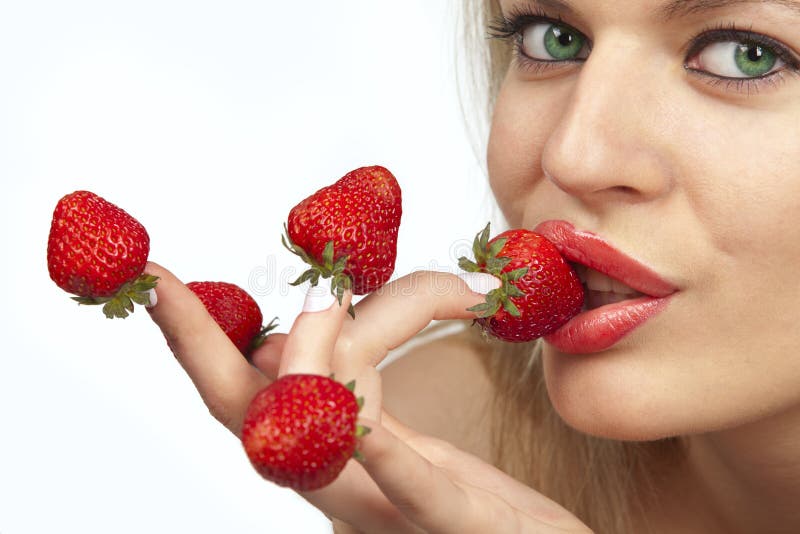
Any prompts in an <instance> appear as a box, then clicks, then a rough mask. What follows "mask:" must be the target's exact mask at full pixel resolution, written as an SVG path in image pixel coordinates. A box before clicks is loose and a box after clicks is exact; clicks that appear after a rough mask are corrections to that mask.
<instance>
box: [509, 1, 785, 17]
mask: <svg viewBox="0 0 800 534" xmlns="http://www.w3.org/2000/svg"><path fill="white" fill-rule="evenodd" d="M498 3H499V4H500V6H501V7H502V9H503V10H512V9H515V8H518V7H523V6H525V5H530V6H538V7H541V8H544V9H552V10H554V11H558V12H560V13H574V14H576V15H590V14H591V15H613V16H624V15H627V16H647V17H648V18H655V19H663V20H669V19H675V18H681V17H686V16H691V15H696V14H700V13H707V12H713V11H717V10H720V9H724V8H730V7H737V6H739V7H742V6H749V7H753V6H768V7H774V8H780V9H781V10H785V11H786V12H787V13H791V14H793V15H796V16H800V0H500V1H499V2H498Z"/></svg>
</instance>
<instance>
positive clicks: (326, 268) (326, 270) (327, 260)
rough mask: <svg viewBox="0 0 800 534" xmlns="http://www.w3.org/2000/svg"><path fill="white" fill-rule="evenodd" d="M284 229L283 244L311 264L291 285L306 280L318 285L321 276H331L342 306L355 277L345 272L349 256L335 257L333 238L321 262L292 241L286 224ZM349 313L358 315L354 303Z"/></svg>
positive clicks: (333, 291) (332, 290)
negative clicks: (346, 292) (345, 293)
mask: <svg viewBox="0 0 800 534" xmlns="http://www.w3.org/2000/svg"><path fill="white" fill-rule="evenodd" d="M283 230H284V235H282V236H281V243H283V246H284V247H285V248H286V249H287V250H288V251H289V252H291V253H292V254H294V255H295V256H298V257H299V258H300V259H301V260H303V261H304V262H305V263H306V264H308V265H309V266H310V268H309V269H308V270H306V271H305V272H303V274H301V275H300V276H298V277H297V279H296V280H295V281H294V282H289V285H292V286H299V285H301V284H303V283H304V282H308V283H309V284H311V286H316V285H317V284H319V279H320V278H330V279H331V293H332V294H333V295H334V296H335V297H336V300H338V301H339V305H340V306H341V305H342V299H343V298H344V292H345V291H346V290H349V289H351V288H352V286H353V279H352V278H351V277H350V275H349V274H347V273H346V272H345V267H346V266H347V260H348V258H349V256H342V257H341V258H335V255H334V250H333V240H331V241H328V242H327V243H326V244H325V248H324V249H323V250H322V263H320V262H318V261H317V260H316V259H314V258H313V257H312V256H311V255H310V254H309V253H308V252H306V251H305V250H304V249H303V247H301V246H300V245H298V244H297V243H294V242H293V241H292V238H291V237H289V230H288V228H287V227H286V224H284V225H283ZM334 258H335V259H334ZM347 313H349V314H350V316H351V317H352V318H354V319H355V316H356V315H355V310H354V308H353V305H352V304H350V306H349V307H348V309H347Z"/></svg>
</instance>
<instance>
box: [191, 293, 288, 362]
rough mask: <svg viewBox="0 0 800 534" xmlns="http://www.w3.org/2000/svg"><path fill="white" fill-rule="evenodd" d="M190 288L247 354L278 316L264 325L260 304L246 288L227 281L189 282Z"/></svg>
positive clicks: (261, 338)
mask: <svg viewBox="0 0 800 534" xmlns="http://www.w3.org/2000/svg"><path fill="white" fill-rule="evenodd" d="M186 287H188V288H189V289H191V290H192V291H193V292H194V294H195V295H197V296H198V298H199V299H200V301H201V302H202V303H203V305H205V307H206V309H207V310H208V313H209V314H211V317H213V318H214V320H215V321H216V322H217V324H218V325H219V326H220V328H222V330H223V331H224V332H225V334H227V335H228V337H229V338H230V340H231V341H232V342H233V344H234V345H236V348H237V349H239V351H240V352H241V353H242V354H244V355H245V356H248V355H249V354H250V352H251V351H252V350H253V349H255V348H256V347H258V346H259V345H260V344H261V343H262V342H263V341H264V338H265V337H266V334H267V332H269V331H270V330H272V329H273V328H274V327H275V326H276V325H275V319H273V320H272V322H270V324H269V325H267V326H263V327H262V326H261V323H262V321H263V320H264V317H263V316H262V315H261V308H259V307H258V304H257V303H256V301H255V300H253V297H251V296H250V295H249V294H248V293H247V292H246V291H245V290H244V289H242V288H241V287H239V286H237V285H235V284H229V283H228V282H189V283H188V284H186Z"/></svg>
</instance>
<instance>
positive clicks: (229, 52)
mask: <svg viewBox="0 0 800 534" xmlns="http://www.w3.org/2000/svg"><path fill="white" fill-rule="evenodd" d="M455 43H456V17H455V15H454V7H453V6H452V5H451V4H450V3H449V2H446V1H445V0H439V1H432V0H404V1H397V0H362V1H355V0H347V1H345V0H333V1H332V0H303V1H297V2H273V1H260V2H257V1H254V0H253V1H246V0H236V1H229V2H210V1H201V0H195V1H189V0H184V1H182V0H158V1H155V0H140V1H137V2H113V1H108V0H96V1H89V0H73V1H69V2H64V1H57V0H50V1H41V0H40V1H37V0H25V1H15V0H0V179H1V180H2V185H3V188H2V193H0V203H2V205H1V206H0V208H1V210H0V217H2V220H1V221H0V223H1V224H0V232H2V234H0V237H1V238H2V243H1V245H2V249H0V250H2V255H3V261H2V262H1V263H0V268H2V277H1V278H2V280H3V297H4V299H3V300H4V306H3V307H2V309H0V315H1V316H0V324H1V325H2V332H3V338H4V339H3V349H2V356H1V357H0V422H1V423H2V433H1V434H0V436H1V437H0V533H2V534H23V533H48V534H50V533H54V534H55V533H73V532H74V533H82V534H91V533H104V534H105V533H116V534H122V533H145V532H146V533H176V532H192V533H195V534H202V533H215V534H216V533H220V532H226V533H227V532H230V533H256V532H259V533H264V532H269V533H275V534H281V533H317V532H328V531H329V526H328V522H327V520H326V519H325V518H324V517H323V516H322V515H321V514H320V513H319V512H317V511H316V510H314V509H313V508H311V507H310V506H309V505H307V504H306V503H305V501H303V500H302V499H300V498H299V497H297V496H296V495H294V494H293V493H292V492H290V491H288V490H284V489H280V488H277V487H275V486H273V485H271V484H270V483H267V482H266V481H264V480H262V479H261V478H259V477H258V476H257V475H256V474H255V472H254V471H253V470H252V468H251V467H250V465H249V464H248V463H247V460H246V457H245V455H244V453H243V451H242V450H241V445H240V444H239V442H238V441H237V440H236V438H235V437H233V436H232V435H230V434H229V433H228V432H227V431H225V430H224V429H223V428H222V427H221V426H220V425H219V424H217V423H216V422H215V421H214V420H213V419H212V418H211V417H210V416H209V415H208V413H207V410H206V409H205V407H204V405H203V404H202V402H201V401H200V399H199V396H198V395H197V393H196V391H195V390H194V389H193V387H192V385H191V383H190V382H189V380H188V378H187V377H186V376H185V375H184V373H183V372H182V370H181V369H180V367H179V366H178V365H177V363H176V362H175V361H174V359H173V358H172V356H171V354H170V353H169V351H168V350H167V348H166V346H165V344H164V342H163V339H162V337H161V335H160V333H159V332H158V330H157V329H156V328H155V326H154V325H153V324H152V323H151V321H150V320H149V318H148V316H147V314H146V313H145V312H144V310H141V309H140V310H138V311H137V312H136V313H134V315H133V316H132V317H130V318H129V319H127V320H125V321H120V320H115V321H109V320H106V319H104V318H103V317H102V314H101V312H100V310H99V309H95V308H87V307H78V306H77V305H76V304H74V303H73V302H72V301H71V300H69V298H68V297H67V295H66V294H65V293H63V292H62V291H61V290H60V289H58V288H57V287H56V286H55V284H53V283H52V282H51V281H50V279H49V277H48V273H47V267H46V261H45V256H46V254H45V253H46V242H47V234H48V231H49V226H50V219H51V215H52V210H53V207H54V206H55V204H56V202H57V201H58V199H59V198H60V197H61V196H63V195H64V194H67V193H69V192H72V191H74V190H76V189H89V190H92V191H94V192H96V193H98V194H100V195H101V196H104V197H105V198H107V199H108V200H110V201H111V202H114V203H116V204H118V205H120V206H121V207H123V208H124V209H126V210H127V211H129V212H130V213H131V214H133V215H134V216H135V217H137V218H138V219H139V220H140V221H141V222H142V223H143V224H144V225H145V226H146V227H147V229H148V231H149V233H150V236H151V240H152V249H151V254H150V257H151V259H153V260H154V261H157V262H159V263H162V264H163V265H165V266H166V267H168V268H169V269H171V270H172V271H173V272H175V273H176V274H177V275H178V276H179V277H181V278H182V279H183V280H184V281H189V280H201V279H207V280H208V279H212V280H227V281H230V282H234V283H237V284H239V285H241V286H243V287H246V288H248V289H249V290H250V291H251V293H252V294H253V295H254V296H255V297H256V299H257V300H258V302H259V304H260V305H261V307H262V309H263V311H264V315H265V316H266V317H272V316H275V315H277V316H279V317H280V318H281V327H280V329H279V331H284V332H285V331H287V330H288V328H289V326H290V324H291V321H292V319H293V317H294V316H295V315H296V313H297V311H298V310H299V308H300V306H301V302H302V298H303V293H302V291H301V290H300V289H294V288H293V289H290V288H289V287H288V286H287V285H286V281H287V280H288V279H290V278H293V277H294V276H295V275H296V274H297V273H298V272H299V270H300V268H301V266H300V265H299V264H298V262H297V261H295V260H296V258H294V257H293V256H291V255H290V254H288V252H286V251H284V250H283V249H282V248H281V247H280V239H279V238H280V233H281V230H282V224H283V222H284V220H285V218H286V215H287V213H288V210H289V208H290V207H291V206H292V205H294V204H295V203H297V202H298V201H299V200H301V199H302V198H303V197H305V196H307V195H308V194H310V193H311V192H313V191H314V190H316V189H318V188H319V187H322V186H323V185H327V184H328V183H332V182H333V181H335V180H336V179H338V178H339V177H340V176H342V175H343V174H344V173H346V172H347V171H349V170H351V169H353V168H356V167H359V166H362V165H369V164H382V165H385V166H387V167H388V168H389V169H390V170H392V171H393V172H394V173H395V175H396V176H397V178H398V180H399V181H400V183H401V186H402V188H403V194H404V212H405V214H404V220H403V225H402V227H401V234H400V244H399V259H398V266H397V271H396V275H398V274H403V273H407V272H409V271H411V270H414V269H419V268H434V269H444V270H454V269H455V258H456V257H457V255H458V254H459V253H460V252H462V250H461V249H463V245H464V244H466V243H467V242H468V241H469V239H470V238H471V236H472V235H474V233H475V232H477V231H478V230H479V229H480V228H481V227H482V226H483V225H484V224H485V222H486V220H487V218H488V217H489V214H490V212H491V209H490V207H489V201H488V200H487V192H486V187H485V179H484V177H483V175H482V172H481V170H480V167H479V164H478V162H477V160H476V158H475V156H474V152H473V150H472V146H471V144H470V142H469V139H468V137H467V136H466V134H465V130H464V125H463V123H462V117H461V111H460V107H459V101H458V98H457V91H456V86H455V79H456V69H455V64H456V60H455V47H456V45H455ZM478 152H480V150H478ZM465 240H466V241H465Z"/></svg>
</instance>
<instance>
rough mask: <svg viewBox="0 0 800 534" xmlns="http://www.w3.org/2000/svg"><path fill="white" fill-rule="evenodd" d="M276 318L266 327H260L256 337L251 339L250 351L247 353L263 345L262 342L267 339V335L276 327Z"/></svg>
mask: <svg viewBox="0 0 800 534" xmlns="http://www.w3.org/2000/svg"><path fill="white" fill-rule="evenodd" d="M278 324H279V323H278V318H277V317H274V318H273V319H272V320H271V321H270V322H269V324H267V325H266V326H262V327H261V330H259V331H258V334H256V337H254V338H253V341H251V342H250V350H249V351H248V353H250V352H252V351H254V350H256V349H257V348H258V347H260V346H261V345H263V344H264V340H265V339H267V334H269V333H270V332H272V331H273V330H275V328H277V327H278Z"/></svg>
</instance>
